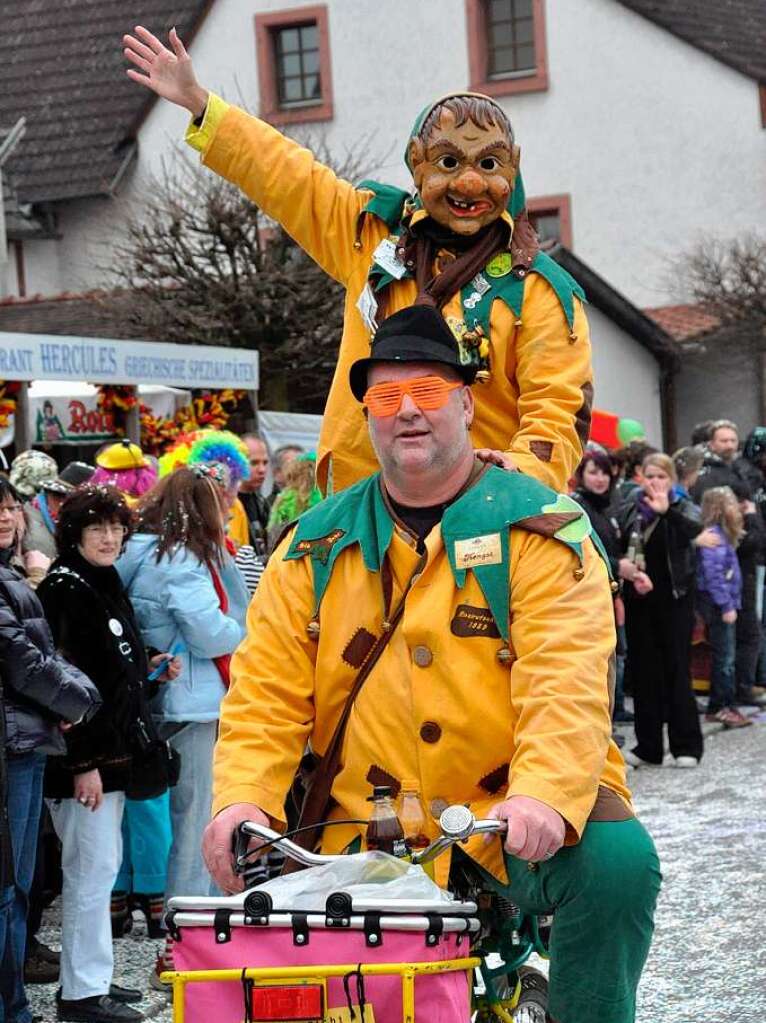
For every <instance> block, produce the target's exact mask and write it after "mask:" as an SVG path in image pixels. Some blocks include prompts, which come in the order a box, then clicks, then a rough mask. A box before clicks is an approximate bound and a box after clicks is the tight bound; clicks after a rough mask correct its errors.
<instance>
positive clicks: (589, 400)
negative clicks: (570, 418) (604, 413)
mask: <svg viewBox="0 0 766 1023" xmlns="http://www.w3.org/2000/svg"><path fill="white" fill-rule="evenodd" d="M580 392H581V394H582V405H581V406H580V407H579V408H578V410H577V411H576V412H575V430H576V432H577V436H578V437H579V438H580V445H581V446H582V448H583V449H584V448H585V445H586V444H587V443H588V437H589V436H590V421H591V410H592V408H593V384H591V383H585V384H583V385H582V387H581V388H580Z"/></svg>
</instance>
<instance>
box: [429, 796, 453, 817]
mask: <svg viewBox="0 0 766 1023" xmlns="http://www.w3.org/2000/svg"><path fill="white" fill-rule="evenodd" d="M448 806H449V803H448V802H447V800H446V799H442V798H441V797H440V796H436V798H435V799H432V800H431V803H430V805H429V810H430V811H431V816H432V817H433V818H434V819H435V820H437V821H438V819H439V818H440V817H441V815H442V814H443V813H444V811H445V810H446V809H447V807H448Z"/></svg>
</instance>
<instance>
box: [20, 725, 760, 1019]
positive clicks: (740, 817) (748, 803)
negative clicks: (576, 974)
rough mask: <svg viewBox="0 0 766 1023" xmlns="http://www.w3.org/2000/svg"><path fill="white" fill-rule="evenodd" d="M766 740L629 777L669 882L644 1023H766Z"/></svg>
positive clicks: (47, 931)
mask: <svg viewBox="0 0 766 1023" xmlns="http://www.w3.org/2000/svg"><path fill="white" fill-rule="evenodd" d="M625 731H626V732H627V733H628V735H629V731H628V730H625ZM765 743H766V714H761V715H759V717H758V719H757V720H756V724H755V725H754V726H753V727H750V728H744V729H740V730H738V731H728V732H717V733H712V734H708V735H707V737H706V748H705V756H704V758H703V760H702V763H701V765H700V767H699V768H697V769H696V770H679V769H677V768H673V767H662V768H640V769H639V770H637V771H632V772H631V773H630V775H629V783H630V785H631V786H632V788H633V791H634V796H635V804H636V809H637V811H638V813H639V815H640V817H641V819H642V820H643V821H644V823H645V824H646V826H647V827H648V828H649V830H650V831H651V833H652V835H653V836H654V840H655V842H656V844H657V848H658V851H659V855H660V860H661V862H662V872H663V877H664V882H663V887H662V893H661V895H660V900H659V905H658V911H657V927H656V933H655V940H654V944H653V947H652V951H651V953H650V956H649V960H648V962H647V965H646V970H645V972H644V976H643V979H642V983H641V987H640V989H639V1000H638V1013H637V1017H636V1020H637V1023H764V1021H766V938H765V937H764V934H766V928H764V924H763V908H764V905H766V874H765V873H764V862H765V861H766V806H765V805H764V772H765V771H766V755H765ZM58 919H59V913H58V906H57V905H54V906H53V907H52V908H51V910H50V911H49V912H48V914H47V916H46V920H45V926H44V929H43V932H42V934H41V938H42V939H43V940H44V941H46V942H47V943H49V944H51V945H53V946H55V947H58ZM159 948H160V943H159V942H156V941H151V940H149V939H148V938H147V937H146V932H145V929H144V925H143V923H142V922H140V921H139V920H138V919H137V920H136V923H135V927H134V931H133V933H132V934H130V935H128V936H126V937H125V938H124V939H122V940H121V941H117V942H115V958H116V966H115V980H117V981H118V982H119V983H121V984H124V985H126V986H130V987H139V988H142V989H144V990H147V988H148V985H147V979H148V975H149V971H150V969H151V967H152V965H153V961H154V956H155V954H156V952H157V950H158V949H159ZM54 990H55V989H54V987H53V986H52V985H51V986H35V987H30V988H29V994H30V1000H31V1002H32V1007H33V1011H34V1012H36V1013H40V1014H41V1015H42V1018H43V1019H44V1020H45V1021H46V1023H47V1021H48V1020H51V1021H53V1020H55V1018H56V1016H55V1011H54V1010H53V1008H52V1005H53V995H54ZM137 1008H140V1009H142V1010H143V1011H144V1012H145V1013H146V1015H147V1018H150V1019H154V1020H158V1021H162V1023H170V1021H171V1019H172V1015H171V1011H170V1006H169V1002H168V1000H167V999H166V998H165V996H164V995H162V994H158V993H155V992H151V993H150V994H148V995H147V997H146V999H145V1000H144V1002H143V1003H142V1004H141V1005H139V1006H137ZM424 1023H429V1021H424ZM578 1023H579V1021H578ZM581 1023H590V1021H588V1020H582V1021H581Z"/></svg>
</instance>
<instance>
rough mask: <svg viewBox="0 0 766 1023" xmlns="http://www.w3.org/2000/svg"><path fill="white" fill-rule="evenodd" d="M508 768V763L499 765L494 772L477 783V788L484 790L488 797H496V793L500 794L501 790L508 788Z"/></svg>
mask: <svg viewBox="0 0 766 1023" xmlns="http://www.w3.org/2000/svg"><path fill="white" fill-rule="evenodd" d="M510 767H511V765H510V764H509V763H505V764H501V765H500V766H499V767H496V768H495V769H494V771H490V772H489V774H485V775H484V777H483V778H482V779H481V781H480V782H479V788H480V789H484V791H485V792H488V793H489V794H490V796H496V795H497V793H498V792H502V790H503V789H505V788H507V787H508V771H509V770H510Z"/></svg>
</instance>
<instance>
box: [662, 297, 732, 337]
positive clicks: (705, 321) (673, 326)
mask: <svg viewBox="0 0 766 1023" xmlns="http://www.w3.org/2000/svg"><path fill="white" fill-rule="evenodd" d="M644 312H645V313H646V315H647V316H648V317H649V318H650V319H652V320H654V322H655V323H658V324H659V325H660V326H661V327H662V329H663V330H664V331H666V332H667V333H668V334H670V336H671V337H672V338H674V339H675V340H676V341H689V340H691V338H695V337H698V336H700V335H702V334H709V333H710V332H711V331H712V330H715V329H716V327H719V326H720V325H721V321H720V320H719V319H718V317H717V316H715V315H714V314H713V313H711V312H709V311H707V310H706V309H705V307H704V306H701V305H664V306H658V307H657V308H656V309H644Z"/></svg>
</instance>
